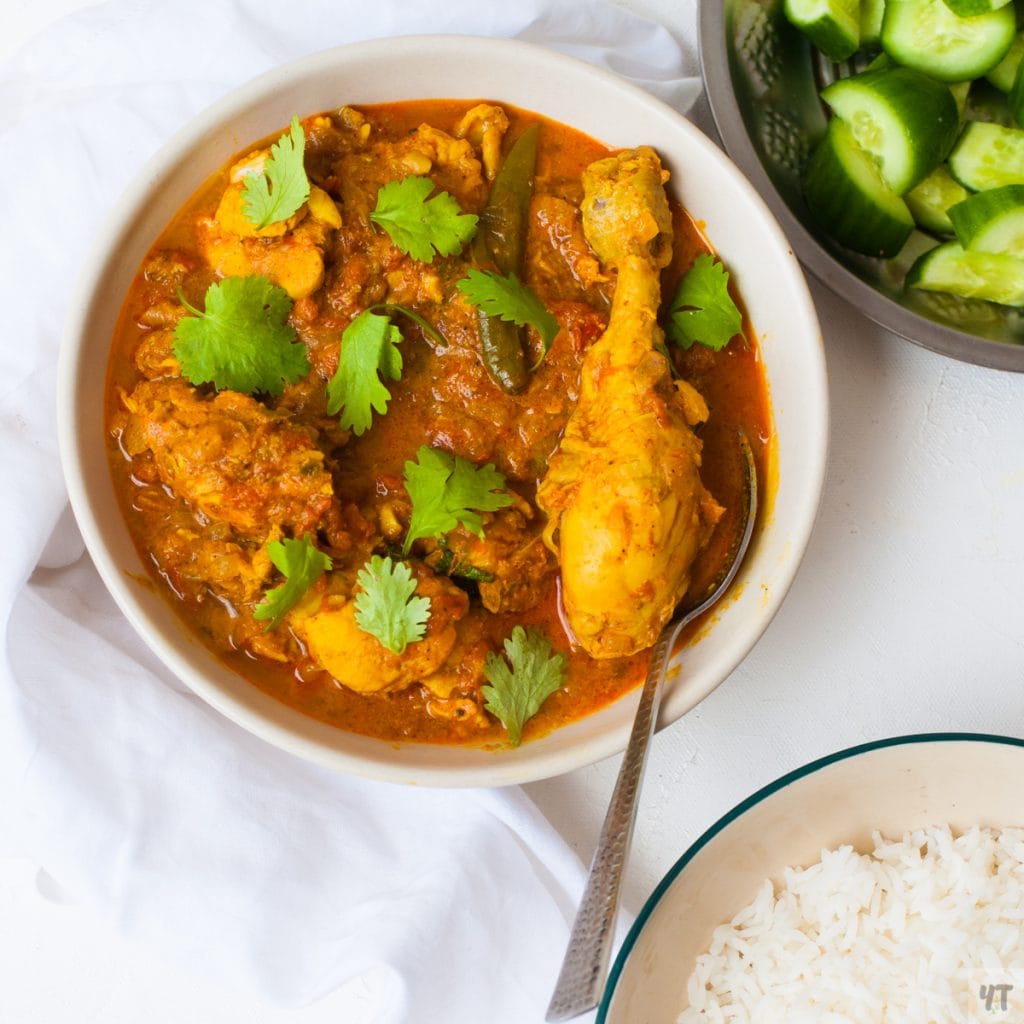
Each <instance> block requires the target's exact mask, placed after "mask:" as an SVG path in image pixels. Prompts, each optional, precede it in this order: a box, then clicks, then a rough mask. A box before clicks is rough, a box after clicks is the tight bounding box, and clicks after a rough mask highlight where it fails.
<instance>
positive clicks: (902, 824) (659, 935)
mask: <svg viewBox="0 0 1024 1024" xmlns="http://www.w3.org/2000/svg"><path fill="white" fill-rule="evenodd" d="M1022 776H1024V740H1019V739H1013V738H1011V737H1006V736H991V735H985V734H980V733H926V734H920V735H913V736H900V737H896V738H894V739H886V740H880V741H878V742H875V743H866V744H863V745H861V746H856V747H851V748H849V749H848V750H843V751H840V752H839V753H836V754H831V755H830V756H828V757H824V758H821V759H820V760H817V761H813V762H811V763H810V764H808V765H805V766H804V767H803V768H799V769H797V770H796V771H793V772H790V773H789V774H787V775H784V776H782V778H780V779H778V780H776V781H775V782H773V783H771V784H770V785H768V786H765V787H764V788H763V789H761V790H759V791H758V792H757V793H755V794H754V795H753V796H751V797H748V798H747V799H746V800H744V801H743V802H742V803H740V804H738V805H737V806H736V807H734V808H733V809H732V810H731V811H729V813H728V814H726V815H725V816H724V817H722V818H721V819H719V820H718V821H717V822H716V823H715V824H714V825H712V826H711V828H709V829H708V830H707V831H706V832H705V833H704V834H703V835H702V836H701V837H700V838H699V839H698V840H697V841H696V842H695V843H694V844H693V845H692V846H691V847H690V848H689V849H688V850H687V851H686V852H685V853H684V854H683V855H682V857H680V858H679V860H678V861H676V863H675V864H674V865H673V866H672V868H671V869H670V870H669V872H668V874H666V875H665V877H664V878H663V879H662V881H661V882H660V883H659V884H658V886H657V888H656V889H655V890H654V892H653V893H652V895H651V897H650V898H649V899H648V901H647V903H646V904H645V905H644V908H643V910H641V912H640V915H639V916H638V917H637V919H636V922H635V923H634V925H633V927H632V929H631V930H630V932H629V934H628V935H627V937H626V941H625V943H624V944H623V947H622V949H621V951H620V952H619V955H618V957H617V958H616V961H615V964H614V966H613V967H612V971H611V974H610V976H609V979H608V985H607V987H606V990H605V994H604V998H603V1000H602V1002H601V1006H600V1008H599V1010H598V1016H597V1024H627V1022H628V1024H675V1021H676V1018H677V1017H678V1016H679V1014H680V1013H681V1012H682V1011H683V1010H684V1009H685V1008H686V1006H687V997H686V989H687V981H688V980H689V977H690V974H691V972H692V970H693V967H694V963H695V961H696V959H697V957H698V956H699V955H700V954H701V953H703V952H704V951H705V950H707V948H708V947H709V945H710V944H711V936H712V932H713V931H714V929H715V928H716V927H718V926H719V925H721V924H724V923H726V922H728V921H730V920H731V919H732V918H733V917H734V916H735V914H736V913H737V912H738V911H739V910H741V909H742V908H743V907H745V906H746V905H747V904H749V903H750V902H751V901H752V900H753V899H754V897H755V896H756V895H757V891H758V888H759V887H760V885H761V883H762V882H763V881H764V879H766V878H771V879H772V880H773V881H775V882H779V881H781V878H782V874H783V871H784V870H785V868H787V867H790V866H804V865H809V864H813V863H815V862H816V861H817V860H818V859H819V858H820V856H821V851H822V850H823V849H835V848H836V847H838V846H841V845H843V844H845V843H849V844H851V845H852V846H853V847H854V848H855V849H856V850H858V851H859V852H862V853H867V852H870V851H871V850H872V849H873V848H874V844H873V843H872V840H871V835H872V832H874V831H876V830H878V831H880V832H882V833H883V834H884V835H886V836H887V837H890V838H897V839H898V838H899V837H900V836H902V835H903V833H904V832H907V831H909V830H913V829H917V828H926V827H928V826H936V825H947V824H948V825H950V826H951V827H952V828H953V829H954V830H965V829H967V828H970V827H971V826H975V825H978V826H987V827H991V828H1008V827H1012V826H1020V825H1022V824H1024V803H1022V801H1021V797H1020V786H1019V780H1020V778H1021V777H1022Z"/></svg>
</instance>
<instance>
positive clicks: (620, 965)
mask: <svg viewBox="0 0 1024 1024" xmlns="http://www.w3.org/2000/svg"><path fill="white" fill-rule="evenodd" d="M964 742H969V743H994V744H999V745H1001V746H1007V747H1020V748H1021V749H1024V739H1019V738H1017V737H1014V736H1002V735H999V734H998V733H984V732H919V733H908V734H907V735H905V736H890V737H887V738H885V739H880V740H871V741H869V742H867V743H858V744H857V745H856V746H853V747H846V748H844V749H843V750H837V751H835V752H834V753H832V754H826V755H825V756H823V757H819V758H817V759H815V760H814V761H809V762H808V763H807V764H805V765H802V766H801V767H800V768H794V769H793V770H792V771H790V772H786V774H785V775H780V776H779V777H778V778H777V779H775V780H774V782H769V783H768V784H767V785H766V786H762V787H761V788H760V789H759V790H757V792H755V793H753V794H751V795H750V796H748V797H747V798H746V799H744V800H741V801H740V802H739V803H738V804H736V806H735V807H733V808H732V810H730V811H727V812H726V813H725V814H723V815H722V817H720V818H719V819H718V821H716V822H715V823H714V824H713V825H711V826H710V827H709V828H708V829H707V830H706V831H705V832H704V833H703V834H702V835H700V836H699V837H698V838H697V839H695V840H694V841H693V842H692V843H691V844H690V846H689V847H688V848H687V849H686V851H685V852H684V853H683V855H682V856H681V857H680V858H679V859H678V860H677V861H676V862H675V864H673V865H672V867H670V868H669V869H668V871H667V872H666V873H665V876H664V877H663V878H662V880H661V881H660V882H659V883H658V884H657V886H655V888H654V891H653V892H652V893H651V895H650V896H648V898H647V901H646V902H645V903H644V905H643V907H642V908H641V910H640V913H639V914H637V917H636V920H635V921H634V922H633V925H632V927H631V928H630V929H629V932H628V933H627V934H626V938H625V940H624V941H623V943H622V948H621V949H620V950H619V953H618V955H617V956H616V958H615V962H614V964H613V965H612V969H611V970H610V971H609V973H608V981H607V983H606V984H605V989H604V995H603V996H602V998H601V1003H600V1005H599V1006H598V1009H597V1019H596V1022H595V1024H606V1021H607V1017H608V1013H609V1010H610V1009H611V1003H612V998H613V997H614V995H615V988H616V985H617V984H618V981H619V978H620V976H621V975H622V972H623V970H624V969H625V967H626V963H627V961H628V960H629V957H630V954H631V953H632V951H633V947H634V946H635V945H636V942H637V940H638V939H639V938H640V935H641V933H642V932H643V930H644V928H645V927H646V925H647V921H648V920H649V918H650V917H651V915H652V914H653V913H654V911H655V908H656V907H657V906H658V904H659V903H660V902H661V899H662V897H663V896H664V895H665V893H666V892H668V890H669V889H670V888H671V887H672V884H673V883H674V882H675V880H676V879H677V878H678V877H679V875H680V874H682V872H683V870H684V868H685V867H686V866H687V865H688V864H689V863H690V861H692V860H693V859H694V857H696V856H697V854H698V853H700V851H701V850H703V849H704V847H705V846H707V845H708V843H710V842H711V840H712V839H714V838H715V836H717V835H718V834H719V832H722V831H724V830H725V829H726V828H728V826H729V825H731V824H732V823H733V822H734V821H736V820H737V819H738V818H741V817H742V816H743V815H744V814H746V812H747V811H749V810H750V809H751V808H752V807H755V806H756V805H757V804H759V803H761V802H762V801H763V800H767V799H768V798H769V797H771V796H774V795H775V794H776V793H778V792H780V791H781V790H783V789H785V788H786V787H787V786H789V785H790V784H792V783H794V782H797V781H799V780H800V779H803V778H806V777H807V776H809V775H814V774H815V772H818V771H821V770H822V769H823V768H828V767H829V766H830V765H833V764H836V763H838V762H840V761H848V760H851V759H852V758H855V757H859V756H860V755H862V754H869V753H871V752H872V751H875V750H884V749H886V748H888V747H901V746H910V745H912V744H919V743H964Z"/></svg>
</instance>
